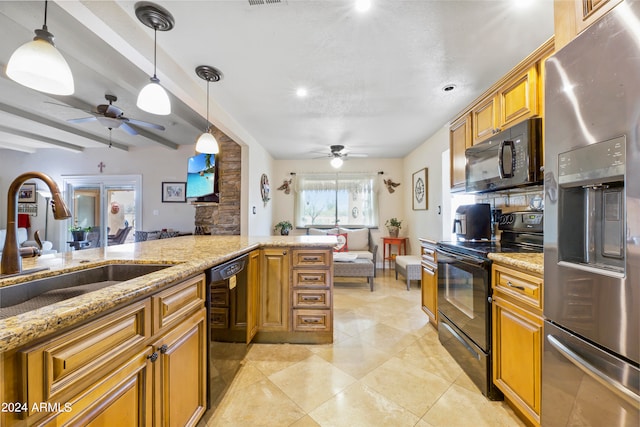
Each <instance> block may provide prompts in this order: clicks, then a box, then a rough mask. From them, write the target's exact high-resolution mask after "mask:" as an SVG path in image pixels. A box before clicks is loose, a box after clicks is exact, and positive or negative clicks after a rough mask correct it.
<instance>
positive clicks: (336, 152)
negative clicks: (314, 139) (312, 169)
mask: <svg viewBox="0 0 640 427" xmlns="http://www.w3.org/2000/svg"><path fill="white" fill-rule="evenodd" d="M329 150H330V153H329V154H327V155H325V156H321V157H316V159H321V158H323V157H329V158H332V159H335V158H340V159H342V160H347V158H349V157H368V155H367V154H360V153H350V152H348V151H347V150H346V149H345V146H344V145H331V146H329Z"/></svg>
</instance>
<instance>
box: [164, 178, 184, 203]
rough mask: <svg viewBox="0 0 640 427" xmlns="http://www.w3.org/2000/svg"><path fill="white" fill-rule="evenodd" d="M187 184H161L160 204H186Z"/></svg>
mask: <svg viewBox="0 0 640 427" xmlns="http://www.w3.org/2000/svg"><path fill="white" fill-rule="evenodd" d="M186 202H187V183H186V182H163V183H162V203H186Z"/></svg>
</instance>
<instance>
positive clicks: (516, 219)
mask: <svg viewBox="0 0 640 427" xmlns="http://www.w3.org/2000/svg"><path fill="white" fill-rule="evenodd" d="M543 224H544V213H543V212H537V211H520V212H510V213H505V214H502V216H501V217H500V222H499V223H498V227H499V228H500V230H508V231H531V232H536V233H542V231H543Z"/></svg>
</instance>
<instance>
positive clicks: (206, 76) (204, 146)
mask: <svg viewBox="0 0 640 427" xmlns="http://www.w3.org/2000/svg"><path fill="white" fill-rule="evenodd" d="M196 74H197V76H198V77H200V78H201V79H202V80H205V81H206V82H207V127H206V129H205V131H204V132H203V133H202V135H200V136H199V137H198V140H197V141H196V151H197V152H198V153H205V154H218V152H219V151H220V147H219V146H218V141H217V140H216V138H215V137H214V136H213V134H212V133H211V127H210V126H209V83H211V82H218V81H220V80H221V79H222V73H221V72H220V70H218V69H216V68H214V67H212V66H210V65H199V66H198V67H196Z"/></svg>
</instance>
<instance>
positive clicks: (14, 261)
mask: <svg viewBox="0 0 640 427" xmlns="http://www.w3.org/2000/svg"><path fill="white" fill-rule="evenodd" d="M32 178H39V179H41V180H42V181H44V183H45V184H47V186H48V187H49V190H50V191H51V197H52V199H51V207H52V209H53V217H54V218H55V219H66V218H69V217H71V212H69V209H68V208H67V205H65V203H64V201H63V200H62V195H61V194H60V189H59V188H58V185H57V184H56V183H55V181H54V180H53V179H51V177H49V176H48V175H45V174H43V173H42V172H26V173H23V174H22V175H20V176H19V177H17V178H16V179H14V180H13V182H12V183H11V185H10V186H9V192H8V194H7V234H6V239H5V241H4V248H3V249H2V262H1V266H2V270H1V271H2V275H3V276H5V275H9V274H20V273H21V272H22V258H21V256H20V246H19V245H18V224H17V222H16V221H17V218H18V193H19V191H20V187H22V184H24V183H25V182H26V181H27V180H29V179H32ZM47 208H48V207H47Z"/></svg>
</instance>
